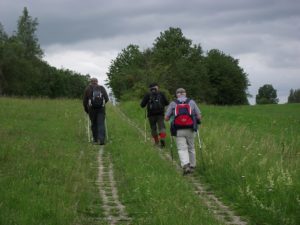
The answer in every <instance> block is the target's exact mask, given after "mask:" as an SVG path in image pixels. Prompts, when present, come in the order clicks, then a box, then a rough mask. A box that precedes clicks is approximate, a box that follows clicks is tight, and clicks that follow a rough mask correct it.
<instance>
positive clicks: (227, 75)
mask: <svg viewBox="0 0 300 225" xmlns="http://www.w3.org/2000/svg"><path fill="white" fill-rule="evenodd" d="M205 65H206V68H207V73H208V77H209V83H210V88H209V90H208V92H207V96H206V97H207V102H208V103H210V104H217V105H242V104H249V103H248V99H247V88H248V86H249V81H248V78H247V74H246V73H245V72H244V71H243V69H242V68H241V67H240V66H239V65H238V60H236V59H234V58H232V57H231V56H229V55H226V54H224V53H223V52H221V51H219V50H217V49H212V50H210V51H209V52H208V53H207V57H206V59H205Z"/></svg>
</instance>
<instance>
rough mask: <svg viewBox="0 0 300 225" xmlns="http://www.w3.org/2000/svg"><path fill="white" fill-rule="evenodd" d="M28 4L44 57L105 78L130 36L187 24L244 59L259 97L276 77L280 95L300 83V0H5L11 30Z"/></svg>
mask: <svg viewBox="0 0 300 225" xmlns="http://www.w3.org/2000/svg"><path fill="white" fill-rule="evenodd" d="M24 7H27V9H28V11H29V14H30V15H31V16H32V17H33V18H37V19H38V22H39V26H38V31H37V36H38V39H39V43H40V44H41V47H42V49H43V51H44V53H45V56H44V60H46V61H47V62H48V63H49V64H50V65H52V66H55V67H57V68H66V69H71V70H74V71H76V72H80V73H82V74H90V75H91V76H95V77H98V79H99V80H100V83H103V82H104V80H105V79H106V73H107V71H108V67H109V65H110V63H111V60H113V59H115V57H116V56H117V54H118V53H120V52H121V50H122V49H124V48H126V47H127V46H128V45H129V44H136V45H138V46H140V50H144V49H145V48H149V47H152V46H153V43H154V41H155V39H156V38H157V37H159V36H160V32H164V31H165V30H167V29H168V28H169V27H179V28H181V30H182V32H183V35H184V36H185V37H186V38H188V39H191V40H192V42H193V44H200V45H201V47H202V49H203V50H204V52H207V51H209V50H210V49H213V48H216V49H219V50H221V51H223V52H224V53H226V54H229V55H231V56H232V57H234V58H235V59H238V60H239V65H240V66H241V67H242V68H243V69H244V71H245V72H246V73H247V74H248V79H249V81H250V83H251V86H250V87H249V93H250V94H252V95H253V98H252V99H249V100H250V102H251V103H254V102H255V95H256V94H257V92H258V89H259V87H261V86H263V85H264V84H272V85H273V87H274V88H275V89H276V90H277V95H278V97H279V98H280V103H285V102H287V96H288V95H289V91H290V89H291V88H293V89H299V88H300V1H299V0H218V1H217V0H186V1H184V0H85V1H82V0H1V1H0V22H1V23H2V25H3V26H4V30H5V31H6V33H8V34H9V35H11V34H13V31H15V30H16V25H17V20H18V18H19V17H20V16H21V14H22V11H23V8H24Z"/></svg>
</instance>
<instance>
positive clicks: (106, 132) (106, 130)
mask: <svg viewBox="0 0 300 225" xmlns="http://www.w3.org/2000/svg"><path fill="white" fill-rule="evenodd" d="M106 121H107V120H106V117H105V120H104V123H105V134H106V141H108V129H107V122H106Z"/></svg>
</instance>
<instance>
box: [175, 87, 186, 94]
mask: <svg viewBox="0 0 300 225" xmlns="http://www.w3.org/2000/svg"><path fill="white" fill-rule="evenodd" d="M178 93H185V90H184V89H183V88H178V89H177V90H176V94H178Z"/></svg>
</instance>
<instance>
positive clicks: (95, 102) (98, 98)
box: [91, 85, 104, 109]
mask: <svg viewBox="0 0 300 225" xmlns="http://www.w3.org/2000/svg"><path fill="white" fill-rule="evenodd" d="M91 106H92V107H93V108H94V109H100V108H102V107H103V106H104V95H103V94H102V92H101V87H100V86H99V85H97V86H94V87H92V93H91Z"/></svg>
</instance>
